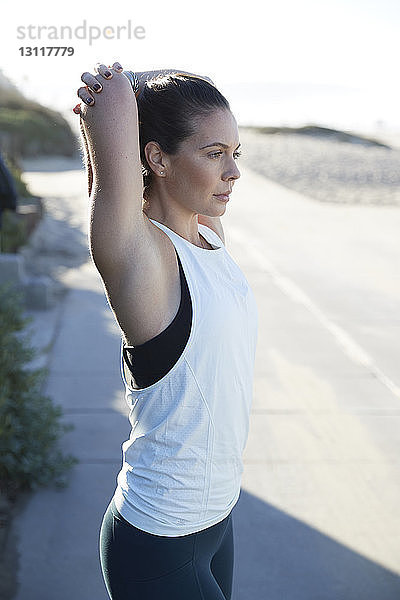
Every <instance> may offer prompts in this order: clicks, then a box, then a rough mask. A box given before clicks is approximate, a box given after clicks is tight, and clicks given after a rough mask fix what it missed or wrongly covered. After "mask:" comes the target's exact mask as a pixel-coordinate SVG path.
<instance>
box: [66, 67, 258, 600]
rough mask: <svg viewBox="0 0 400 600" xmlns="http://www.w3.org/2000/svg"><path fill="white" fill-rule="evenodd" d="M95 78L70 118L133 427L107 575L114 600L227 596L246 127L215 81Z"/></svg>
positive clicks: (246, 365)
mask: <svg viewBox="0 0 400 600" xmlns="http://www.w3.org/2000/svg"><path fill="white" fill-rule="evenodd" d="M96 71H97V74H96V75H92V74H91V73H88V72H86V73H83V75H82V77H81V79H82V81H83V82H84V83H85V84H86V86H85V87H81V88H79V90H78V96H79V97H80V98H81V100H82V101H83V103H82V105H81V106H80V105H78V106H77V107H76V108H75V109H74V110H75V112H79V113H80V118H81V131H82V137H83V141H84V144H85V149H86V160H87V167H88V174H89V195H90V201H91V215H90V234H89V238H90V249H91V254H92V258H93V261H94V263H95V265H96V267H97V269H98V271H99V273H100V275H101V278H102V281H103V283H104V287H105V290H106V293H107V298H108V301H109V304H110V306H111V308H112V310H113V313H114V315H115V318H116V321H117V323H118V324H119V326H120V328H121V331H122V340H121V374H122V377H123V381H124V384H125V390H126V400H127V402H128V405H129V408H130V414H129V419H130V422H131V425H132V431H131V435H130V438H129V440H127V441H126V442H124V444H123V464H122V468H121V470H120V472H119V474H118V479H117V488H116V491H115V494H114V496H113V498H112V500H111V503H110V505H109V507H108V509H107V511H106V513H105V515H104V519H103V523H102V527H101V532H100V555H101V565H102V569H103V575H104V579H105V582H106V586H107V589H108V593H109V595H110V598H112V599H113V600H128V599H130V600H131V599H133V598H138V599H140V600H146V599H148V600H157V599H161V598H162V599H163V600H167V599H168V598H171V599H172V598H173V599H174V600H197V599H198V600H226V599H229V598H231V590H232V576H233V533H232V517H231V512H232V509H233V507H234V505H235V504H236V502H237V500H238V497H239V493H240V479H241V473H242V469H243V467H242V452H243V449H244V446H245V443H246V439H247V433H248V421H249V412H250V404H251V397H252V387H253V369H254V356H255V347H256V338H257V308H256V304H255V299H254V295H253V293H252V291H251V289H250V287H249V285H248V282H247V280H246V278H245V277H244V275H243V273H242V272H241V270H240V269H239V267H238V266H237V264H236V263H235V262H234V261H233V259H232V257H231V256H230V255H229V253H228V252H227V250H226V248H225V246H224V232H223V228H222V225H221V221H220V217H221V216H222V215H223V214H224V213H225V210H226V207H227V203H228V201H229V195H230V193H231V191H232V187H233V184H234V183H235V181H236V180H237V179H238V177H239V176H240V173H239V170H238V168H237V165H236V159H237V158H238V154H239V151H238V148H239V146H240V143H239V135H238V128H237V124H236V121H235V119H234V117H233V115H232V113H231V111H230V108H229V104H228V102H227V100H226V99H225V98H224V97H223V96H222V94H221V93H220V92H219V91H218V90H217V89H216V88H215V86H214V85H213V84H212V82H211V81H210V80H209V79H208V78H200V77H198V76H195V75H192V74H187V73H186V74H182V73H181V74H178V72H176V71H170V72H168V73H169V74H166V72H161V71H157V72H151V73H141V74H139V79H138V83H139V87H138V89H137V87H136V88H135V89H132V85H131V81H130V80H129V79H128V75H127V76H125V73H123V69H122V67H121V65H120V64H119V63H114V64H113V66H112V67H106V65H103V64H101V65H97V67H96ZM131 80H132V75H131ZM133 80H134V82H135V81H136V76H133ZM134 92H135V93H134Z"/></svg>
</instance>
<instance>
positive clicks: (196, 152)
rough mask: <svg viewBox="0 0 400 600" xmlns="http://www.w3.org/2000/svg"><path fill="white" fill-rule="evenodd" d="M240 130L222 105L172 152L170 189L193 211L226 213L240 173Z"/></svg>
mask: <svg viewBox="0 0 400 600" xmlns="http://www.w3.org/2000/svg"><path fill="white" fill-rule="evenodd" d="M239 146H240V143H239V132H238V127H237V123H236V121H235V118H234V116H233V115H232V113H231V112H230V111H229V110H225V109H218V110H214V111H212V112H210V114H209V115H208V116H207V117H205V118H202V119H201V120H200V121H199V122H198V123H197V127H196V133H195V134H193V135H192V136H190V137H189V138H186V140H184V141H183V142H182V143H181V145H180V148H179V151H178V153H177V154H174V155H168V159H169V168H168V179H167V181H166V183H167V185H168V193H169V194H170V195H171V197H172V198H174V199H175V200H176V201H178V202H179V203H180V204H181V205H182V206H184V207H185V208H187V209H188V210H189V211H191V212H195V213H199V214H203V215H207V216H210V217H216V216H220V215H222V214H224V212H225V210H226V204H227V202H228V198H229V196H228V197H225V198H224V197H218V196H219V195H222V194H225V193H230V192H231V191H232V187H233V184H234V183H235V181H236V179H238V178H239V177H240V171H239V169H238V168H237V165H236V160H237V158H238V156H239V155H240V152H239V151H238V149H239Z"/></svg>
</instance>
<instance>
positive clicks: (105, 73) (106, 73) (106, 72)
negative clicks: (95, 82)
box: [104, 71, 112, 77]
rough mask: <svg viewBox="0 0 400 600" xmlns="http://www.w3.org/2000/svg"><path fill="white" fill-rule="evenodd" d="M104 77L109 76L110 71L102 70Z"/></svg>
mask: <svg viewBox="0 0 400 600" xmlns="http://www.w3.org/2000/svg"><path fill="white" fill-rule="evenodd" d="M104 75H105V77H111V75H112V73H110V71H104Z"/></svg>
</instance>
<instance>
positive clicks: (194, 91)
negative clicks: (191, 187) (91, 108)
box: [137, 74, 230, 188]
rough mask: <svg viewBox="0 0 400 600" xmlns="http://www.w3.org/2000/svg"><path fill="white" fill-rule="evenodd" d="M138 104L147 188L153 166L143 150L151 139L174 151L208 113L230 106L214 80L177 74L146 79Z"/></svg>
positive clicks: (143, 169)
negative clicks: (148, 161)
mask: <svg viewBox="0 0 400 600" xmlns="http://www.w3.org/2000/svg"><path fill="white" fill-rule="evenodd" d="M137 104H138V115H139V143H140V158H141V162H142V172H143V183H144V187H145V188H146V187H148V186H149V185H150V184H151V179H152V170H151V169H150V167H149V165H148V163H147V160H146V156H145V152H144V149H145V146H146V144H147V143H148V142H151V141H153V142H157V143H158V144H159V145H160V148H161V149H162V150H163V151H164V152H166V153H167V154H175V153H176V152H177V151H178V149H179V146H180V144H181V142H182V141H183V140H185V139H186V138H188V137H189V136H191V135H193V133H194V132H195V131H196V127H197V124H198V121H199V119H201V118H202V117H205V116H207V114H209V112H210V111H211V110H215V109H227V110H230V106H229V102H228V101H227V99H226V98H225V97H224V96H223V95H222V94H221V92H220V91H219V90H217V88H216V87H215V86H213V85H212V84H211V83H208V81H205V80H204V79H199V78H197V77H192V76H190V75H178V74H169V75H164V76H161V77H157V78H154V79H150V80H149V81H147V82H146V84H145V85H144V87H143V90H142V92H141V93H140V95H139V97H138V99H137Z"/></svg>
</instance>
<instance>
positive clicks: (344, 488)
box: [17, 169, 400, 600]
mask: <svg viewBox="0 0 400 600" xmlns="http://www.w3.org/2000/svg"><path fill="white" fill-rule="evenodd" d="M242 175H243V176H242V179H241V180H240V181H239V182H238V183H237V186H236V191H235V193H234V195H233V197H232V199H231V201H230V204H229V205H228V211H227V213H226V215H225V216H224V226H225V229H226V238H227V246H228V249H229V251H230V252H231V253H232V255H233V256H234V258H235V259H236V260H237V262H238V263H239V264H240V266H241V267H242V268H243V270H244V272H245V274H246V276H247V278H248V280H249V282H250V283H251V285H252V287H253V289H254V291H255V294H256V297H257V302H258V306H259V316H260V330H259V342H258V349H257V362H256V377H255V382H254V402H253V410H252V415H251V429H250V435H249V441H248V444H247V447H246V451H245V471H244V475H243V485H242V494H241V497H240V500H239V502H238V504H237V506H236V507H235V509H234V525H235V539H236V560H235V585H234V598H233V600H253V599H254V600H256V599H257V600H259V599H263V600H264V599H265V600H314V599H315V600H378V599H379V600H397V599H398V598H399V597H400V576H399V574H400V535H399V534H400V519H399V512H398V506H399V501H400V477H399V449H400V433H399V432H400V427H399V424H400V423H399V421H400V373H399V368H398V367H399V364H398V363H399V341H398V340H399V335H398V334H399V333H400V330H399V329H400V316H399V315H400V313H399V308H400V277H399V275H400V269H399V266H400V260H399V259H400V247H399V245H398V241H397V240H398V231H399V229H400V210H399V209H396V208H389V207H379V208H378V207H373V206H371V207H362V208H360V207H354V206H342V205H327V204H324V205H321V204H319V203H318V202H315V201H311V200H309V199H307V198H305V197H302V196H300V195H298V194H296V193H294V192H290V191H288V190H286V189H284V188H282V187H280V186H278V185H276V184H273V183H271V182H269V181H268V180H266V179H264V178H262V177H261V176H258V175H255V174H254V173H251V172H249V171H245V169H242ZM52 177H53V184H54V176H50V177H49V176H43V175H41V174H40V173H37V172H36V173H33V172H32V173H28V174H27V178H29V179H30V181H31V183H32V185H36V186H37V187H36V189H35V188H34V190H35V191H36V193H42V194H43V193H44V192H45V191H46V190H47V189H48V184H49V181H50V179H51V178H52ZM67 179H68V184H66V180H67ZM57 181H58V184H59V186H60V190H65V189H66V188H68V186H69V188H68V189H70V190H71V189H73V190H75V191H76V193H77V196H76V197H75V200H74V202H73V203H71V201H70V200H69V199H68V193H67V192H63V193H61V191H60V192H59V200H58V207H59V210H61V212H62V211H64V213H65V214H69V213H68V211H69V210H72V209H71V205H73V206H75V207H76V208H75V210H76V211H77V213H78V212H79V211H80V212H79V214H77V215H75V217H74V216H73V213H74V211H73V210H72V213H71V214H72V216H71V219H72V221H73V222H72V223H71V224H70V225H71V228H72V230H74V231H75V235H76V228H78V229H79V227H84V225H83V223H84V222H85V219H84V218H82V215H83V214H84V211H85V210H86V208H85V203H84V202H82V198H81V196H79V194H80V190H81V189H83V187H84V179H83V175H82V173H79V172H75V173H71V172H65V173H58V174H57ZM72 181H74V182H75V184H74V185H73V186H72V188H71V185H72ZM63 182H64V183H65V185H63ZM53 184H51V185H53ZM75 185H76V187H74V186H75ZM46 186H47V187H46ZM70 193H72V192H70ZM74 193H75V192H74ZM79 197H80V198H81V200H79ZM51 204H53V206H54V201H50V205H51ZM63 207H64V208H63ZM65 207H68V210H67V208H65ZM82 211H83V212H82ZM60 226H61V227H62V226H63V225H60ZM64 226H65V227H67V228H68V226H69V225H68V219H66V223H64ZM64 233H65V235H68V234H67V229H65V230H64ZM81 241H82V240H81ZM78 254H79V253H78ZM84 255H85V251H84V249H82V253H81V254H79V260H76V262H75V267H74V268H72V267H71V264H69V265H67V266H68V268H66V269H65V271H64V272H63V274H62V280H63V282H64V283H65V284H66V285H68V287H69V290H70V291H69V292H68V294H67V296H66V298H65V301H64V303H63V307H62V308H63V310H62V314H61V317H60V318H59V323H58V329H57V336H56V341H55V344H54V347H53V352H52V356H51V363H50V367H51V370H50V377H49V381H48V385H47V391H48V393H49V394H50V395H51V396H52V397H53V399H54V401H55V402H57V403H59V404H61V405H62V406H63V408H64V411H65V415H66V416H65V418H66V420H67V421H70V422H73V423H74V424H75V430H74V431H73V432H72V433H70V434H68V435H67V436H66V438H65V441H64V445H65V448H66V449H68V450H70V451H73V452H74V453H75V454H76V455H77V456H78V457H79V459H80V464H79V465H78V466H77V467H76V468H75V469H74V471H73V473H72V477H71V483H70V486H69V487H68V488H67V489H66V490H64V491H62V492H59V491H54V490H42V491H40V492H38V493H37V494H35V495H34V496H33V497H32V499H31V501H30V503H29V504H28V505H27V507H26V509H25V511H24V513H23V514H22V515H21V517H20V519H19V521H18V523H17V530H18V534H19V537H20V543H19V549H20V553H21V561H20V591H19V594H18V596H17V600H53V599H57V600H71V598H74V600H106V597H107V596H106V593H105V589H104V586H103V583H102V579H101V574H100V570H99V565H98V555H97V535H98V527H99V523H100V520H101V517H102V514H103V511H104V509H105V506H106V504H107V502H108V499H109V497H110V495H111V494H112V492H113V489H114V484H115V476H116V472H117V470H118V468H119V464H120V444H121V442H122V440H123V439H125V437H126V436H127V435H128V430H129V428H128V421H127V419H126V414H127V411H126V409H125V406H124V403H123V389H122V385H121V381H120V377H119V363H118V354H119V334H118V330H117V328H116V326H115V325H114V322H113V319H112V315H111V313H110V311H109V309H108V307H107V304H106V301H105V298H104V294H103V289H102V286H101V283H100V281H99V278H98V276H97V274H96V272H95V270H94V267H93V266H92V265H91V263H90V262H87V260H86V258H87V256H86V255H85V256H86V258H84ZM72 262H73V261H72Z"/></svg>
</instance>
